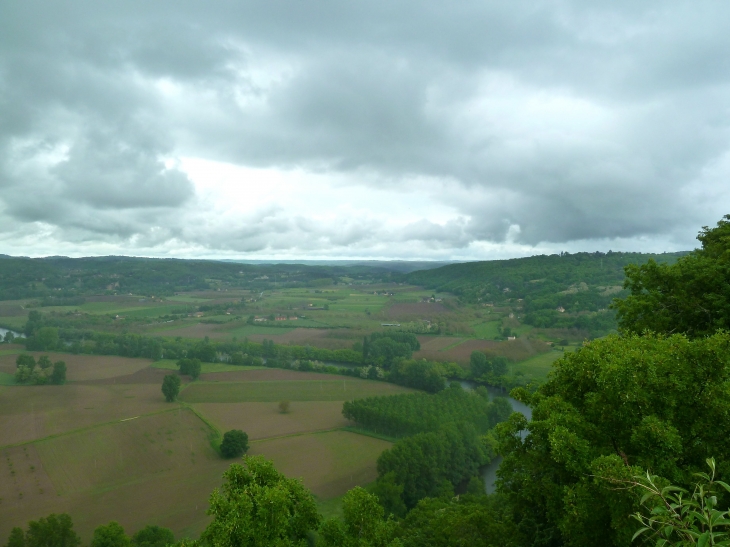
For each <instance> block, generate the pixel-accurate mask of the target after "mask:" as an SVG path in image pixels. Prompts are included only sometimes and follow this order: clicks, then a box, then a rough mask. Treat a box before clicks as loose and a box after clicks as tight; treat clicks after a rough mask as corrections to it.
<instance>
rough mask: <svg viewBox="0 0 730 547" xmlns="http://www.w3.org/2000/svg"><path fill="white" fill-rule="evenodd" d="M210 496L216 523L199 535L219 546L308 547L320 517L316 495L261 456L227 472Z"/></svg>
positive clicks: (230, 468) (203, 539)
mask: <svg viewBox="0 0 730 547" xmlns="http://www.w3.org/2000/svg"><path fill="white" fill-rule="evenodd" d="M223 479H224V483H223V486H222V487H221V488H220V489H216V490H214V491H213V494H212V495H211V496H210V509H208V511H207V513H208V514H209V515H212V517H213V522H211V523H210V525H208V527H207V528H206V529H205V531H204V532H203V534H202V536H201V540H202V541H203V542H207V543H208V544H210V545H216V546H217V547H269V546H271V545H277V546H281V547H288V546H302V547H304V546H306V545H307V534H308V532H309V531H310V530H316V529H317V527H318V525H319V520H320V516H319V513H318V512H317V505H316V503H315V501H314V498H313V497H312V494H311V493H310V492H309V491H308V490H307V489H306V488H304V486H303V485H302V483H301V482H300V481H299V480H297V479H288V478H286V477H285V476H284V475H282V474H281V473H279V472H278V471H277V470H276V469H275V468H274V466H273V464H272V463H271V462H270V461H268V460H266V459H265V458H264V457H262V456H246V457H244V463H243V465H240V464H233V465H231V466H230V467H229V468H228V470H227V471H226V472H225V473H224V474H223Z"/></svg>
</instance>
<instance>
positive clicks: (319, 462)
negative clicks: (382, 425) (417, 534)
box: [249, 431, 392, 498]
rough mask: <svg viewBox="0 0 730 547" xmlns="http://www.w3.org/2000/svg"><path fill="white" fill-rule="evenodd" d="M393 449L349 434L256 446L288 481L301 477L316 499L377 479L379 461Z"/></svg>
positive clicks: (256, 451) (333, 433) (255, 450)
mask: <svg viewBox="0 0 730 547" xmlns="http://www.w3.org/2000/svg"><path fill="white" fill-rule="evenodd" d="M391 446H392V445H391V443H389V442H387V441H383V440H380V439H375V438H373V437H368V436H365V435H357V434H355V433H350V432H346V431H331V432H327V433H314V434H310V435H301V436H298V437H288V438H283V439H272V440H268V441H260V442H256V443H252V445H251V450H250V451H249V453H250V454H263V455H264V456H266V457H267V458H271V459H272V460H273V461H274V465H275V466H276V468H277V469H278V470H279V471H281V472H282V473H284V474H285V475H287V476H288V477H301V478H302V479H303V481H304V485H305V486H306V487H307V488H309V489H310V490H311V491H312V492H313V493H314V494H315V495H317V496H320V497H322V498H333V497H336V496H340V495H342V494H344V493H345V492H346V491H347V490H349V489H351V488H354V487H355V486H358V485H364V484H368V483H370V482H372V481H374V480H375V479H376V478H377V475H378V472H377V468H376V460H377V458H378V456H379V455H380V454H381V453H382V452H383V450H386V449H388V448H390V447H391Z"/></svg>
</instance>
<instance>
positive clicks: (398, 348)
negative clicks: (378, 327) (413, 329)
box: [362, 331, 421, 369]
mask: <svg viewBox="0 0 730 547" xmlns="http://www.w3.org/2000/svg"><path fill="white" fill-rule="evenodd" d="M419 349H421V344H420V342H419V341H418V338H416V335H415V334H412V333H408V332H399V331H391V332H374V333H372V334H371V335H370V336H366V337H365V339H364V340H363V344H362V356H363V362H365V363H367V364H370V365H376V366H379V367H383V368H385V369H389V368H390V367H392V366H393V363H395V362H396V361H398V360H399V359H410V358H411V356H412V355H413V352H414V351H418V350H419Z"/></svg>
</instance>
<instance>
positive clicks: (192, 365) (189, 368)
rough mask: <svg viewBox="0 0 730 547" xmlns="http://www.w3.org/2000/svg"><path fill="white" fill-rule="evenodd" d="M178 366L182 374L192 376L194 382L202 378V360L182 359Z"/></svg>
mask: <svg viewBox="0 0 730 547" xmlns="http://www.w3.org/2000/svg"><path fill="white" fill-rule="evenodd" d="M177 366H178V368H179V369H180V374H185V375H187V376H190V377H191V378H192V379H193V380H197V378H198V377H199V376H200V370H201V368H202V364H201V362H200V359H195V358H193V359H180V360H179V361H178V362H177Z"/></svg>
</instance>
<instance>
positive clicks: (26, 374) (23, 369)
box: [15, 365, 33, 384]
mask: <svg viewBox="0 0 730 547" xmlns="http://www.w3.org/2000/svg"><path fill="white" fill-rule="evenodd" d="M32 380H33V370H32V369H30V368H28V367H27V366H25V365H20V366H19V367H18V368H17V369H16V371H15V382H16V383H18V384H27V383H30V382H31V381H32Z"/></svg>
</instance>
